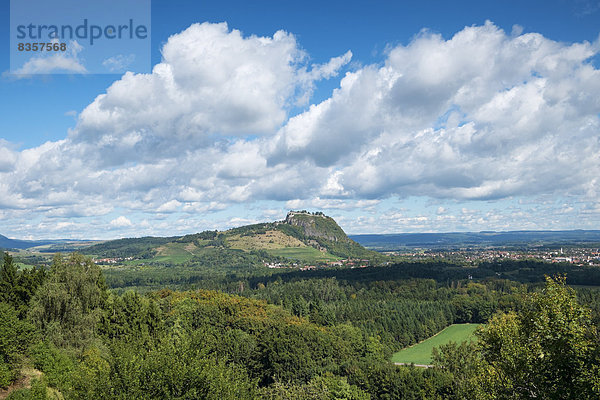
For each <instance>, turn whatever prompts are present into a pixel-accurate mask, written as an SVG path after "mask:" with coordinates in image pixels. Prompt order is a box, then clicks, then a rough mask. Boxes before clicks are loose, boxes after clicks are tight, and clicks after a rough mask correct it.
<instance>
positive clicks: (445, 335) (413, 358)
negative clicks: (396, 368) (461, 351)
mask: <svg viewBox="0 0 600 400" xmlns="http://www.w3.org/2000/svg"><path fill="white" fill-rule="evenodd" d="M479 325H480V324H454V325H450V326H449V327H447V328H445V329H444V330H442V331H441V332H439V333H438V334H437V335H435V336H432V337H430V338H429V339H425V340H423V341H422V342H420V343H417V344H415V345H414V346H411V347H407V348H405V349H402V350H400V351H399V352H397V353H394V355H393V356H392V362H397V363H406V364H410V363H414V364H425V365H427V364H431V351H432V350H433V348H434V347H439V346H441V345H443V344H446V343H448V342H451V341H452V342H456V343H460V342H464V341H467V340H475V335H473V332H475V329H477V327H478V326H479Z"/></svg>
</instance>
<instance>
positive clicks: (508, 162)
mask: <svg viewBox="0 0 600 400" xmlns="http://www.w3.org/2000/svg"><path fill="white" fill-rule="evenodd" d="M599 48H600V41H598V40H597V41H595V42H594V43H588V42H583V43H559V42H555V41H552V40H550V39H548V38H545V37H544V36H542V35H540V34H536V33H525V34H522V33H520V32H519V31H518V30H517V31H513V33H512V34H506V33H505V32H504V31H502V30H501V29H499V28H498V27H496V26H495V25H494V24H492V23H491V22H488V23H486V24H485V25H483V26H472V27H466V28H464V29H463V30H462V31H460V32H458V33H456V34H455V35H454V36H453V37H451V38H449V39H444V38H443V37H441V36H440V35H437V34H434V33H430V32H427V31H423V32H421V33H420V34H419V35H418V36H416V37H415V38H414V40H413V41H412V42H410V43H409V44H407V45H406V46H402V45H399V46H396V47H393V48H390V49H389V51H388V52H387V54H386V57H385V60H384V61H383V63H382V64H381V65H366V66H363V67H360V68H354V69H351V70H346V72H345V75H344V76H343V78H342V79H341V80H340V84H339V88H337V89H335V90H334V91H333V93H332V95H331V97H329V98H328V99H326V100H324V101H323V102H321V103H319V104H310V103H309V99H310V96H311V95H312V92H313V90H314V89H315V87H316V86H315V85H316V83H317V82H318V81H319V80H321V79H330V78H332V77H334V76H336V75H337V74H339V72H340V71H342V70H343V68H344V67H345V66H346V65H347V64H348V62H349V61H350V59H351V57H352V53H351V52H347V53H346V54H344V55H341V56H336V57H333V58H332V59H331V60H330V61H328V62H326V63H324V64H322V65H314V64H313V65H310V66H309V61H310V58H309V55H308V54H307V53H306V52H305V51H304V50H302V49H301V48H300V46H299V45H298V43H297V41H296V38H295V37H294V36H293V35H292V34H290V33H286V32H283V31H279V32H276V33H275V34H274V35H273V36H272V37H258V36H244V35H242V33H241V32H239V31H236V30H230V29H229V28H228V26H227V25H226V24H224V23H222V24H209V23H204V24H194V25H192V26H190V27H189V28H188V29H186V30H185V31H183V32H181V33H179V34H176V35H173V36H172V37H170V38H169V40H168V41H167V43H166V44H165V45H164V47H163V49H162V56H163V60H162V62H161V63H159V64H157V65H156V66H155V67H154V69H153V72H152V73H151V74H133V73H126V74H124V75H123V76H122V77H121V79H119V80H118V81H116V82H114V83H113V84H112V85H111V86H110V87H109V88H108V89H107V90H106V93H103V94H100V95H99V96H98V97H96V99H95V100H94V101H93V102H92V103H91V104H89V105H88V106H87V107H86V108H85V109H84V110H83V111H82V112H81V113H79V114H78V116H77V123H76V126H75V127H74V128H73V129H72V130H71V131H70V132H69V134H68V136H67V137H66V138H65V139H64V140H61V141H57V142H48V143H45V144H43V145H41V146H39V147H36V148H32V149H26V150H23V151H20V152H19V151H15V150H13V149H11V147H10V145H9V144H8V143H4V142H1V143H0V188H1V189H2V190H3V191H4V192H5V193H6V194H7V195H6V197H5V198H3V200H2V205H1V206H2V209H3V213H4V215H3V216H4V217H5V218H8V219H9V220H10V221H13V222H12V224H13V225H16V221H17V220H18V218H22V217H23V215H24V213H26V214H27V215H29V217H30V218H31V219H36V218H37V219H40V220H41V221H42V222H41V223H40V224H47V221H48V219H50V218H59V217H61V216H64V217H66V216H87V217H94V216H95V217H97V218H99V219H98V221H99V223H100V224H104V225H106V226H107V228H119V227H122V228H127V227H131V226H134V225H136V223H135V222H134V220H133V217H132V216H131V213H139V214H140V215H145V218H146V219H148V218H150V219H158V218H166V217H165V216H168V215H179V216H181V215H186V214H187V215H192V214H194V213H198V212H214V211H218V210H223V209H225V208H226V207H227V206H228V205H230V204H236V203H242V202H246V203H248V202H253V201H260V200H277V201H283V202H288V203H287V205H289V206H292V205H303V204H308V205H312V206H315V207H323V208H329V209H333V210H354V209H363V210H369V209H372V208H373V207H374V206H376V205H377V204H378V203H379V201H380V200H382V199H386V198H406V197H409V196H423V197H427V198H433V199H442V200H444V199H445V200H447V201H469V200H493V199H503V198H509V197H514V196H517V197H518V196H539V195H544V196H545V195H550V196H552V195H556V196H573V198H575V199H577V201H579V202H582V203H585V204H586V209H588V210H590V211H589V212H591V213H593V212H596V214H594V215H598V211H597V210H598V208H594V207H597V203H595V202H594V201H593V200H591V199H595V198H597V194H598V192H599V190H600V187H599V185H600V182H599V181H598V178H597V177H598V176H600V158H599V157H598V154H600V117H599V115H600V95H599V94H600V71H599V70H598V69H596V68H595V67H594V66H593V64H591V63H590V62H589V60H590V58H591V57H593V56H594V55H596V54H598V52H599ZM298 105H307V107H306V109H305V110H304V111H302V112H300V113H299V114H297V115H294V116H292V117H290V115H291V113H292V110H295V107H298ZM284 204H285V203H284ZM594 204H596V205H594ZM294 208H295V207H294ZM436 209H437V210H442V211H439V212H438V214H439V215H438V216H437V218H449V217H448V216H447V215H446V214H445V213H444V210H445V208H444V207H442V206H439V208H438V207H436ZM593 210H596V211H593ZM507 212H508V211H507ZM511 212H512V211H511ZM122 213H124V214H126V215H128V218H126V217H124V216H123V215H121V214H122ZM434 214H435V210H434ZM160 216H162V217H160ZM140 218H141V217H140ZM410 218H413V217H410ZM414 218H417V219H416V220H410V221H412V222H415V221H416V222H415V224H416V223H423V224H426V223H427V221H425V220H423V219H422V218H421V219H419V217H418V216H414ZM431 218H436V217H435V216H434V217H431ZM460 218H461V219H462V220H464V219H465V217H464V216H461V217H460ZM104 221H110V222H104ZM390 221H394V219H393V218H392V219H390ZM396 221H402V218H400V219H397V220H396ZM406 221H408V220H406ZM406 221H405V223H408V222H406ZM388 222H389V221H388ZM412 222H411V223H412ZM398 223H399V224H400V223H401V222H398ZM146 224H148V222H147V221H146ZM417 225H418V224H417ZM40 226H46V225H40ZM64 226H65V229H70V228H71V227H72V225H64ZM166 226H168V224H167V225H166ZM430 226H433V225H430Z"/></svg>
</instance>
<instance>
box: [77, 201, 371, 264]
mask: <svg viewBox="0 0 600 400" xmlns="http://www.w3.org/2000/svg"><path fill="white" fill-rule="evenodd" d="M84 252H85V253H86V254H90V255H94V256H96V257H97V258H104V257H113V258H122V259H125V258H134V259H143V260H147V261H154V262H162V263H171V264H182V263H197V264H198V263H199V264H206V265H210V264H214V265H220V263H221V261H219V260H233V259H235V260H238V261H236V264H240V265H245V266H250V265H253V264H262V263H264V262H282V261H284V260H290V261H295V262H299V263H301V264H327V263H331V262H334V261H338V260H340V259H346V258H360V259H373V258H377V257H379V255H378V254H377V253H376V252H373V251H370V250H367V249H365V248H364V247H362V246H361V245H359V244H358V243H356V242H354V241H353V240H351V239H349V238H348V236H347V235H346V233H345V232H344V231H343V230H342V228H340V226H339V225H338V224H337V223H336V222H335V220H333V218H331V217H328V216H326V215H324V214H323V213H314V214H311V213H308V212H294V211H292V212H290V213H288V215H287V217H286V218H285V220H283V221H277V222H266V223H260V224H253V225H246V226H242V227H238V228H232V229H229V230H226V231H223V232H219V231H204V232H201V233H196V234H191V235H185V236H176V237H169V238H133V239H119V240H113V241H109V242H105V243H102V244H99V245H95V246H91V247H89V248H87V249H85V250H84ZM227 263H228V264H231V261H229V262H227ZM130 264H131V263H130ZM133 264H135V263H133ZM230 267H233V265H230Z"/></svg>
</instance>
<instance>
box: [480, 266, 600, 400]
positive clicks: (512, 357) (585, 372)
mask: <svg viewBox="0 0 600 400" xmlns="http://www.w3.org/2000/svg"><path fill="white" fill-rule="evenodd" d="M479 337H480V348H481V353H482V357H483V360H484V362H485V368H486V371H487V373H486V375H485V377H484V379H482V382H480V383H481V385H482V386H483V388H484V390H485V391H486V392H487V393H493V394H495V395H496V396H497V397H498V398H506V397H510V398H516V399H526V398H540V397H544V398H547V399H581V398H594V397H596V398H597V397H599V396H600V386H599V385H598V383H599V380H600V367H599V365H598V362H597V361H598V350H599V349H598V347H599V341H598V332H597V330H596V327H595V326H594V325H593V324H592V321H591V315H590V311H589V310H588V309H586V308H584V307H582V306H581V305H580V304H579V303H578V302H577V300H576V297H575V293H574V291H573V289H570V288H569V287H567V286H565V278H564V277H559V278H557V279H551V278H547V280H546V287H545V288H544V290H543V291H542V292H540V293H533V294H531V295H530V297H529V299H528V301H527V303H526V308H525V309H524V310H522V311H521V312H519V313H508V314H500V315H498V316H496V317H494V318H493V319H492V320H491V321H490V323H489V325H488V326H487V327H486V328H485V329H484V330H482V331H481V332H480V333H479Z"/></svg>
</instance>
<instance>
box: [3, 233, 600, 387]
mask: <svg viewBox="0 0 600 400" xmlns="http://www.w3.org/2000/svg"><path fill="white" fill-rule="evenodd" d="M206 236H207V237H206V238H205V237H202V238H200V237H198V238H189V239H190V240H214V237H212V236H211V235H208V234H207V235H206ZM208 236H211V237H208ZM247 256H249V255H247ZM215 257H216V255H215ZM172 268H176V267H172V266H171V267H169V266H165V267H164V271H165V277H166V276H167V275H166V274H167V272H170V273H171V276H173V275H176V274H175V273H174V271H177V270H176V269H175V270H173V269H172ZM457 268H458V267H457V266H456V265H452V264H444V263H404V264H402V263H401V264H394V265H389V266H386V267H371V268H364V269H326V270H316V271H305V272H306V273H304V274H302V273H300V272H298V271H285V272H278V273H276V272H270V271H268V272H265V271H264V270H257V271H255V272H256V273H253V272H252V269H251V268H250V266H248V268H246V269H242V272H240V273H235V271H234V272H231V271H230V272H227V273H225V272H224V271H221V272H217V273H213V272H212V271H210V270H205V271H203V273H202V277H203V279H198V280H194V279H191V280H190V281H189V282H182V281H177V282H176V284H175V285H170V284H169V283H168V282H169V281H164V280H162V278H160V277H155V278H156V281H154V284H155V285H154V286H153V287H148V286H144V285H143V284H142V285H138V286H139V287H140V288H143V289H144V290H132V289H131V287H132V286H134V285H123V286H120V287H118V290H115V289H114V288H115V287H117V286H118V285H115V283H120V284H125V283H126V278H122V280H121V281H119V280H118V279H120V278H118V277H117V276H116V275H114V274H113V275H108V276H105V274H104V273H103V271H102V270H101V268H100V267H99V266H98V265H96V264H94V263H93V262H92V260H91V259H90V258H88V257H87V256H85V255H82V254H78V253H72V254H69V255H61V254H57V255H55V256H54V259H53V262H52V264H51V266H50V267H49V268H44V267H36V268H30V269H18V268H17V267H16V264H15V262H14V260H13V259H12V257H11V256H9V255H8V254H6V253H5V254H4V258H3V260H2V263H0V396H2V397H7V398H9V399H63V398H64V399H99V398H106V399H473V398H474V399H531V398H548V399H575V398H577V399H588V398H589V399H592V398H598V397H599V396H600V346H599V336H598V326H600V291H598V290H597V289H595V288H581V287H577V288H576V289H573V288H572V287H570V286H568V285H567V283H568V281H567V280H566V279H565V276H564V275H563V274H562V272H565V271H563V270H562V269H561V268H559V267H556V268H555V269H554V270H551V271H549V272H556V274H554V275H553V276H547V277H544V276H543V274H542V266H537V265H534V264H527V263H526V264H518V263H517V264H514V263H512V264H511V263H506V264H499V265H483V266H481V268H482V272H481V274H479V275H478V274H477V273H475V274H472V275H473V278H472V279H467V278H465V276H464V275H465V274H464V271H461V270H460V269H457ZM484 271H492V272H493V273H491V274H488V273H484ZM498 271H503V272H511V271H517V272H518V271H523V272H522V273H515V274H513V275H511V277H512V278H513V279H505V278H499V277H498V276H497V275H496V272H498ZM113 272H114V271H113ZM525 272H527V273H525ZM566 272H567V274H570V273H571V272H574V271H566ZM488 275H489V276H488ZM199 276H200V275H199ZM567 279H568V275H567ZM138 283H139V282H138ZM141 283H144V282H141ZM159 287H160V288H159ZM167 287H171V289H168V288H167ZM460 322H477V323H484V325H483V328H482V329H480V330H479V331H477V333H476V336H477V338H478V339H477V341H475V342H470V343H462V344H454V343H450V344H448V345H445V346H441V348H439V349H436V350H435V352H434V356H433V359H434V364H435V366H434V367H433V368H427V369H425V368H417V367H411V366H396V365H394V364H392V363H391V362H390V357H391V354H392V353H393V352H394V351H397V350H399V349H401V348H403V347H405V346H408V345H411V344H414V343H417V342H419V341H420V340H423V339H425V338H427V337H430V336H432V335H433V334H435V333H437V332H438V331H440V330H442V329H443V328H445V327H446V326H448V325H450V324H452V323H460ZM25 382H27V383H28V384H27V385H25V384H24V383H25Z"/></svg>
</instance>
